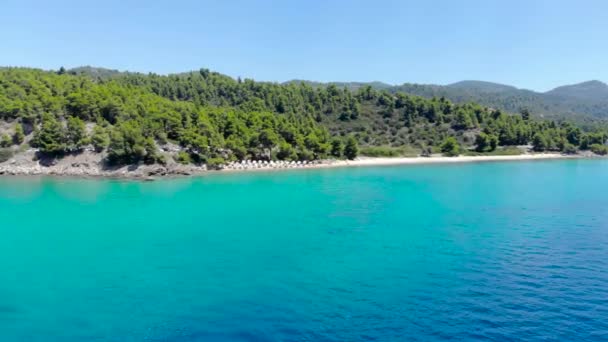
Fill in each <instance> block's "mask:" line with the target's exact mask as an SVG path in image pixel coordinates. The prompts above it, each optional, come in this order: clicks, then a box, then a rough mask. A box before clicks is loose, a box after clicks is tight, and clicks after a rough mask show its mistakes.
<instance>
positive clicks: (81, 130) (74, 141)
mask: <svg viewBox="0 0 608 342" xmlns="http://www.w3.org/2000/svg"><path fill="white" fill-rule="evenodd" d="M86 137H87V136H86V128H85V124H84V121H82V119H80V118H78V117H74V116H70V117H69V118H68V124H67V130H66V143H67V148H68V149H69V150H70V151H79V150H81V149H82V147H83V146H84V145H85V144H86V143H87V139H86Z"/></svg>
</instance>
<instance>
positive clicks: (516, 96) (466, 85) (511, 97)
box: [308, 81, 608, 123]
mask: <svg viewBox="0 0 608 342" xmlns="http://www.w3.org/2000/svg"><path fill="white" fill-rule="evenodd" d="M308 84H314V86H317V87H319V86H327V85H328V84H335V85H336V86H338V87H345V88H347V89H350V90H357V89H360V88H362V87H364V86H371V87H373V88H374V89H377V90H387V91H389V92H391V93H399V92H403V93H407V94H412V95H418V96H422V97H426V98H433V97H444V98H446V99H448V100H450V101H453V102H456V103H466V102H476V103H479V104H481V105H484V106H487V107H491V108H496V109H500V110H503V111H507V112H510V113H517V112H519V111H520V110H522V109H523V108H526V109H528V110H529V111H530V112H531V113H532V114H533V115H534V116H538V117H542V118H553V119H567V120H572V121H577V122H580V123H589V122H594V121H597V120H598V119H599V120H606V119H608V86H607V85H606V84H604V83H602V82H600V81H588V82H583V83H579V84H575V85H569V86H562V87H557V88H555V89H553V90H551V91H548V92H545V93H540V92H535V91H531V90H526V89H519V88H516V87H513V86H510V85H504V84H499V83H492V82H484V81H461V82H456V83H453V84H449V85H434V84H415V83H404V84H401V85H388V84H386V83H381V82H370V83H362V82H335V83H311V82H308Z"/></svg>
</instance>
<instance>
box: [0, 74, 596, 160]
mask: <svg viewBox="0 0 608 342" xmlns="http://www.w3.org/2000/svg"><path fill="white" fill-rule="evenodd" d="M0 121H3V122H5V123H7V124H5V126H6V125H9V126H11V127H13V128H12V129H11V132H10V134H9V133H5V135H3V136H2V137H1V139H0V143H1V144H2V145H3V146H5V147H6V146H11V145H21V144H23V143H29V144H30V145H31V146H33V147H36V148H38V149H39V151H40V153H41V154H42V155H46V156H51V157H61V156H63V155H65V154H68V153H79V152H81V151H83V150H84V149H87V148H90V149H94V150H96V151H97V152H104V153H106V155H107V161H108V162H109V163H111V164H131V163H139V162H145V163H163V162H165V161H166V160H165V158H166V155H167V154H166V153H162V152H161V150H160V149H159V146H169V145H173V146H178V149H179V152H177V153H175V154H174V155H173V156H172V157H173V158H174V159H175V160H177V161H179V162H182V163H191V162H192V163H207V164H211V165H217V164H222V163H224V162H225V161H227V160H242V159H248V158H253V159H266V160H268V159H280V160H314V159H319V158H326V157H334V158H351V159H352V158H355V157H356V156H357V154H358V153H359V150H362V151H369V152H370V153H375V154H376V155H381V154H382V153H393V152H394V151H397V150H400V151H405V150H407V151H418V152H420V153H422V154H430V153H432V152H442V153H444V154H446V155H457V154H459V153H462V152H463V151H466V150H467V149H470V150H476V151H477V152H479V153H491V152H493V151H496V150H497V149H499V148H501V147H505V146H515V145H527V144H532V145H533V148H534V149H535V150H537V151H564V152H568V153H571V152H576V151H577V150H579V149H583V150H585V149H591V150H593V151H597V152H598V153H601V152H602V147H603V145H604V142H605V141H606V138H607V135H606V133H605V132H604V131H602V130H592V131H583V130H582V129H581V128H580V127H577V126H574V125H572V124H569V123H565V122H561V123H558V122H554V121H545V120H537V119H534V118H533V117H532V116H531V115H530V112H528V111H526V110H523V111H522V112H521V113H518V114H515V115H510V114H507V113H504V112H501V111H499V110H493V109H489V108H486V107H483V106H481V105H478V104H473V103H464V104H454V103H452V102H450V101H448V100H446V99H445V98H432V99H425V98H423V97H418V96H414V95H407V94H405V93H392V92H390V91H388V90H376V89H374V88H373V87H371V86H369V85H367V86H361V87H359V88H358V89H357V90H349V89H346V88H338V87H337V86H336V85H328V86H325V87H319V86H316V87H313V86H311V85H310V84H306V83H289V84H283V85H281V84H276V83H264V82H254V81H252V80H241V79H237V80H234V79H232V78H230V77H227V76H224V75H221V74H218V73H214V72H210V71H208V70H205V69H202V70H200V71H196V72H190V73H185V74H178V75H170V76H159V75H154V74H149V75H144V74H132V73H117V72H109V71H108V72H104V69H91V68H84V69H78V70H71V71H66V70H64V69H63V68H62V69H60V70H59V71H57V72H51V71H41V70H34V69H25V68H3V69H0ZM360 146H361V147H360ZM387 151H388V152H387ZM391 151H393V152H391Z"/></svg>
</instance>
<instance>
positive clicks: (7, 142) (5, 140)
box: [0, 134, 13, 147]
mask: <svg viewBox="0 0 608 342" xmlns="http://www.w3.org/2000/svg"><path fill="white" fill-rule="evenodd" d="M12 144H13V140H12V139H11V137H10V136H9V135H8V134H2V139H1V140H0V147H9V146H11V145H12Z"/></svg>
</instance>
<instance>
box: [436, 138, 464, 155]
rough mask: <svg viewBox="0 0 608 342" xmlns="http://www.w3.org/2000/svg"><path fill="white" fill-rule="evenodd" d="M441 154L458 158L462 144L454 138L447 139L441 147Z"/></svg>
mask: <svg viewBox="0 0 608 342" xmlns="http://www.w3.org/2000/svg"><path fill="white" fill-rule="evenodd" d="M440 149H441V153H443V154H444V155H445V156H448V157H456V156H458V155H459V154H460V144H459V143H458V140H456V138H454V137H447V138H446V139H445V140H444V141H443V143H442V144H441V146H440Z"/></svg>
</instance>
